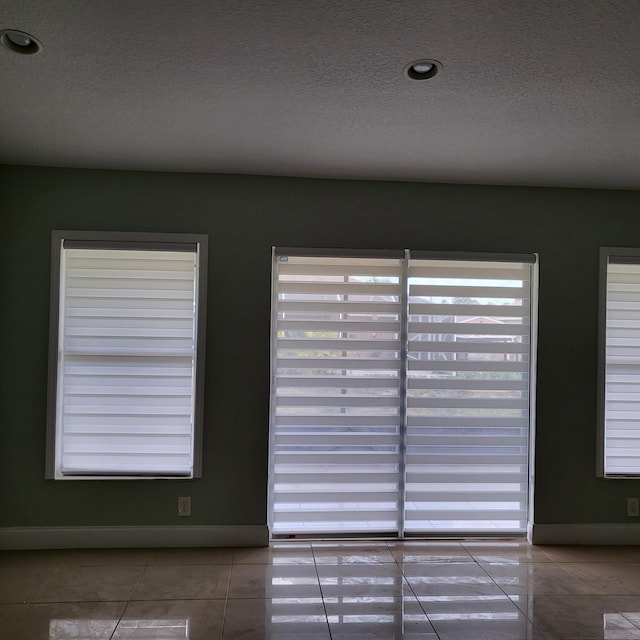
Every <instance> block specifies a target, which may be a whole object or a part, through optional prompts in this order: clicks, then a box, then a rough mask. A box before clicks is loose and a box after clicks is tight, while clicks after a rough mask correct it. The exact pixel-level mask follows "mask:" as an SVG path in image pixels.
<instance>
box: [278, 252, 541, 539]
mask: <svg viewBox="0 0 640 640" xmlns="http://www.w3.org/2000/svg"><path fill="white" fill-rule="evenodd" d="M534 262H535V256H533V255H466V254H429V253H422V254H421V253H417V252H370V253H368V254H367V253H362V252H336V251H326V252H322V251H305V250H302V249H276V250H275V256H274V300H273V334H272V345H273V360H272V367H273V396H272V397H273V402H272V418H271V482H270V502H271V504H270V520H271V522H270V526H271V531H272V532H273V533H274V534H275V535H291V534H298V533H309V534H318V533H391V534H398V535H400V536H403V535H405V534H419V533H424V532H429V533H433V532H442V533H449V532H452V531H464V532H467V533H485V532H500V533H505V532H522V531H524V530H525V527H526V523H527V498H528V483H529V473H528V471H529V433H530V431H529V427H530V405H531V375H530V374H531V370H532V360H531V358H532V353H533V350H532V340H533V332H532V324H533V319H534V310H533V307H532V293H531V290H532V283H534V282H535V265H534Z"/></svg>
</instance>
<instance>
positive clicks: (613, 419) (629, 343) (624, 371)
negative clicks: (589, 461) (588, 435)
mask: <svg viewBox="0 0 640 640" xmlns="http://www.w3.org/2000/svg"><path fill="white" fill-rule="evenodd" d="M599 320H600V327H599V329H600V335H599V384H598V400H599V411H598V414H599V437H598V467H597V471H598V475H599V476H601V477H602V476H603V477H607V478H626V477H638V476H640V250H639V249H622V248H603V249H601V250H600V318H599Z"/></svg>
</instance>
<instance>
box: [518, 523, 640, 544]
mask: <svg viewBox="0 0 640 640" xmlns="http://www.w3.org/2000/svg"><path fill="white" fill-rule="evenodd" d="M528 539H529V542H531V543H532V544H602V545H605V544H606V545H612V544H624V545H629V544H638V545H640V524H635V523H630V524H533V525H532V524H530V525H529V530H528Z"/></svg>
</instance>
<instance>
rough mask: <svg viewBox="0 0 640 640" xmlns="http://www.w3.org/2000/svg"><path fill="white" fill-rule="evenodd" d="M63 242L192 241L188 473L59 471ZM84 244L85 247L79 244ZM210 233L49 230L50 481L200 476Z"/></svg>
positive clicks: (133, 244) (113, 245)
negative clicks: (193, 276) (192, 333)
mask: <svg viewBox="0 0 640 640" xmlns="http://www.w3.org/2000/svg"><path fill="white" fill-rule="evenodd" d="M65 241H71V242H73V243H78V244H80V243H83V244H84V243H86V245H87V246H86V248H96V249H134V250H135V249H142V250H145V249H148V250H184V247H185V246H186V245H190V246H194V245H195V256H196V291H195V301H196V302H195V306H196V309H195V314H194V319H195V324H196V326H195V350H194V353H195V363H194V384H193V393H192V401H193V427H192V432H191V435H192V450H191V462H192V467H191V474H189V475H166V474H165V475H163V474H145V473H139V474H137V473H133V474H129V473H127V474H116V473H105V474H82V475H81V474H63V473H62V472H61V471H60V470H59V468H58V460H57V458H58V456H57V449H58V443H59V437H58V424H57V405H58V383H59V376H58V367H59V332H60V310H61V309H60V306H61V305H60V302H61V290H60V288H61V284H62V280H61V270H62V269H61V267H62V264H61V259H62V249H63V246H64V243H65ZM83 248H84V247H83ZM207 265H208V236H207V235H205V234H187V233H153V232H119V231H113V232H111V231H75V230H74V231H59V230H54V231H52V233H51V283H50V307H49V354H48V355H49V358H48V372H47V373H48V386H47V416H46V448H45V454H46V455H45V478H46V479H48V480H132V479H134V480H158V479H167V480H191V479H194V478H200V477H202V439H203V420H204V369H205V337H206V310H207V273H208V268H207Z"/></svg>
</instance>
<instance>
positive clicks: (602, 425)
mask: <svg viewBox="0 0 640 640" xmlns="http://www.w3.org/2000/svg"><path fill="white" fill-rule="evenodd" d="M612 258H613V263H614V264H636V265H638V267H639V268H640V249H638V248H630V247H601V248H600V261H599V273H598V373H597V384H598V388H597V425H596V433H597V439H596V477H598V478H603V479H605V480H637V479H638V478H640V468H639V469H638V471H637V472H635V473H625V474H612V473H607V469H606V440H607V425H606V410H607V304H608V301H609V296H608V293H609V291H608V287H607V282H608V267H609V264H610V263H611V262H612ZM639 367H640V365H639Z"/></svg>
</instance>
